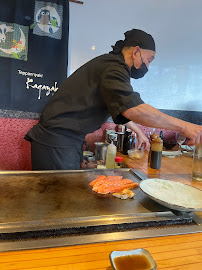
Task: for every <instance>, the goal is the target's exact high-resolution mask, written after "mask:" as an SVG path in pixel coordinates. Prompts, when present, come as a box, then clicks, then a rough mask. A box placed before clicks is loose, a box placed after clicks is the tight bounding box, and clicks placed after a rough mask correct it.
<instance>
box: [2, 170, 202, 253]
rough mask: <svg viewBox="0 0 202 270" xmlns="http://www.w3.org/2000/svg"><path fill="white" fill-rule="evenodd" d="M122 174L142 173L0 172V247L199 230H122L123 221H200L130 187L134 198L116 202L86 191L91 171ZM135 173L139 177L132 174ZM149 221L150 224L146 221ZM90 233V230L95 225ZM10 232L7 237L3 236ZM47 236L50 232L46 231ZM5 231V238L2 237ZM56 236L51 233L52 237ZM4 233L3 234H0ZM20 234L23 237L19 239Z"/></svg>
mask: <svg viewBox="0 0 202 270" xmlns="http://www.w3.org/2000/svg"><path fill="white" fill-rule="evenodd" d="M100 174H106V175H123V177H124V178H131V179H132V180H133V181H134V182H138V181H140V180H141V179H142V178H144V175H143V174H142V173H141V172H140V171H136V170H132V169H121V170H80V171H43V172H42V171H41V172H36V171H34V172H24V171H21V172H19V171H18V172H13V171H12V172H0V193H1V194H0V195H1V196H0V203H1V208H0V235H1V240H0V250H1V251H5V250H20V249H30V248H43V247H53V246H65V245H75V244H84V243H96V242H102V241H115V240H124V239H134V238H144V237H154V236H161V235H172V234H183V233H194V232H197V231H202V225H196V224H189V225H186V226H185V225H180V226H179V225H177V226H176V225H172V226H170V227H169V226H167V227H166V228H164V227H158V228H154V227H151V228H149V229H144V228H141V229H140V230H137V229H135V230H134V229H131V228H130V230H129V231H123V228H124V226H125V224H129V225H130V224H136V223H140V224H143V223H144V224H149V222H150V223H151V224H155V223H157V222H158V221H161V222H166V221H167V220H169V221H172V220H176V218H177V219H181V218H183V219H184V220H186V219H188V218H190V217H191V218H192V219H193V220H195V221H197V222H198V224H201V219H200V218H199V217H198V216H197V215H195V214H193V213H188V214H187V213H184V214H183V216H181V213H177V214H176V213H173V212H171V211H170V210H169V209H167V208H165V207H163V206H161V205H159V204H157V203H156V202H153V201H152V200H151V199H149V198H148V197H147V196H146V195H144V194H143V193H142V191H141V190H139V189H136V190H135V199H133V200H126V201H122V200H120V199H117V198H114V197H112V196H111V195H99V194H96V193H94V192H92V190H91V187H90V186H89V182H90V181H91V180H93V179H95V178H96V176H97V175H100ZM138 175H139V176H138ZM152 222H153V223H152ZM114 224H118V226H119V227H118V228H119V230H120V232H117V228H116V232H110V233H109V231H105V233H102V231H99V230H98V231H97V232H98V233H97V234H92V232H89V233H87V234H84V235H81V234H80V235H78V233H77V234H75V235H70V234H69V235H67V236H65V237H64V236H59V235H58V234H57V235H55V236H54V235H52V236H51V239H50V238H47V239H46V238H44V236H43V235H40V237H41V238H40V237H38V239H37V240H33V239H32V240H30V238H31V237H30V235H28V239H29V240H22V239H21V240H20V241H19V240H15V241H14V240H12V235H13V234H15V233H16V234H17V235H19V239H20V235H21V232H23V233H24V232H27V234H29V232H35V233H38V232H41V231H44V230H46V232H47V230H48V232H49V231H51V230H53V231H55V232H58V231H60V229H61V228H62V229H63V228H65V229H66V230H67V229H68V228H70V229H72V230H76V229H77V228H80V227H84V228H88V227H89V228H97V227H96V226H97V225H98V226H100V227H102V226H106V225H107V226H108V225H110V226H112V227H113V225H114ZM95 232H96V230H95ZM10 234H11V237H10V236H9V235H10ZM49 235H50V234H49ZM4 236H6V237H7V236H9V237H10V238H9V239H10V240H9V242H8V241H7V240H5V239H4ZM56 236H57V237H56ZM6 237H5V238H6ZM24 239H26V238H24Z"/></svg>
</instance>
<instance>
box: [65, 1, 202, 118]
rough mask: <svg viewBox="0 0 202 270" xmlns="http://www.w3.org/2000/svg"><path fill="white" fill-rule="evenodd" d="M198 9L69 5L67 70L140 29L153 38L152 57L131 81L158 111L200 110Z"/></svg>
mask: <svg viewBox="0 0 202 270" xmlns="http://www.w3.org/2000/svg"><path fill="white" fill-rule="evenodd" d="M201 10H202V1H201V0H193V1H190V0H163V1H159V0H152V1H151V0H141V1H139V0H126V1H115V0H84V5H76V4H73V3H70V12H71V13H70V66H69V74H71V73H72V72H74V71H75V70H76V69H77V68H78V67H79V66H81V65H82V64H84V63H85V62H87V61H88V60H90V59H92V58H93V57H95V56H97V55H100V54H103V53H107V52H109V51H110V50H111V45H114V44H115V42H116V41H117V40H119V39H123V38H124V35H123V34H124V32H125V31H127V30H130V29H132V28H139V29H142V30H145V31H146V32H148V33H150V34H152V36H153V37H154V39H155V41H156V58H155V60H154V61H153V63H152V64H151V66H150V70H149V73H148V74H147V75H146V76H145V77H144V78H143V79H140V80H134V79H132V80H131V83H132V85H133V88H134V90H135V91H138V92H140V94H141V96H142V98H143V100H144V101H145V102H146V103H149V104H150V105H152V106H154V107H156V108H158V109H166V110H184V111H197V112H202V75H201V74H202V46H201V44H202V35H201V25H202V16H201ZM93 46H94V48H95V50H92V49H91V48H92V47H93ZM198 115H199V116H200V117H202V115H201V114H198ZM201 122H202V118H201Z"/></svg>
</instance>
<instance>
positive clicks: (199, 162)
mask: <svg viewBox="0 0 202 270" xmlns="http://www.w3.org/2000/svg"><path fill="white" fill-rule="evenodd" d="M192 178H193V179H194V180H197V181H202V143H201V144H197V145H196V146H195V149H194V155H193V163H192Z"/></svg>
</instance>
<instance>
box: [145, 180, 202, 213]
mask: <svg viewBox="0 0 202 270" xmlns="http://www.w3.org/2000/svg"><path fill="white" fill-rule="evenodd" d="M140 188H141V190H142V191H143V192H144V193H146V194H147V195H148V196H149V197H150V198H151V199H153V200H154V201H156V202H158V203H160V204H162V205H163V206H165V207H168V208H171V209H175V210H180V211H202V191H201V190H200V189H198V188H194V187H191V186H189V185H185V184H182V183H180V182H175V181H170V180H164V179H157V178H155V179H146V180H143V181H141V182H140Z"/></svg>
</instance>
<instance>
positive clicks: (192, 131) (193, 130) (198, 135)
mask: <svg viewBox="0 0 202 270" xmlns="http://www.w3.org/2000/svg"><path fill="white" fill-rule="evenodd" d="M181 133H182V134H183V135H184V136H185V137H186V138H187V139H189V141H188V142H187V144H188V145H190V146H192V145H196V144H199V143H202V126H199V125H195V124H192V123H189V122H186V124H185V127H184V129H183V130H182V132H181Z"/></svg>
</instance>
